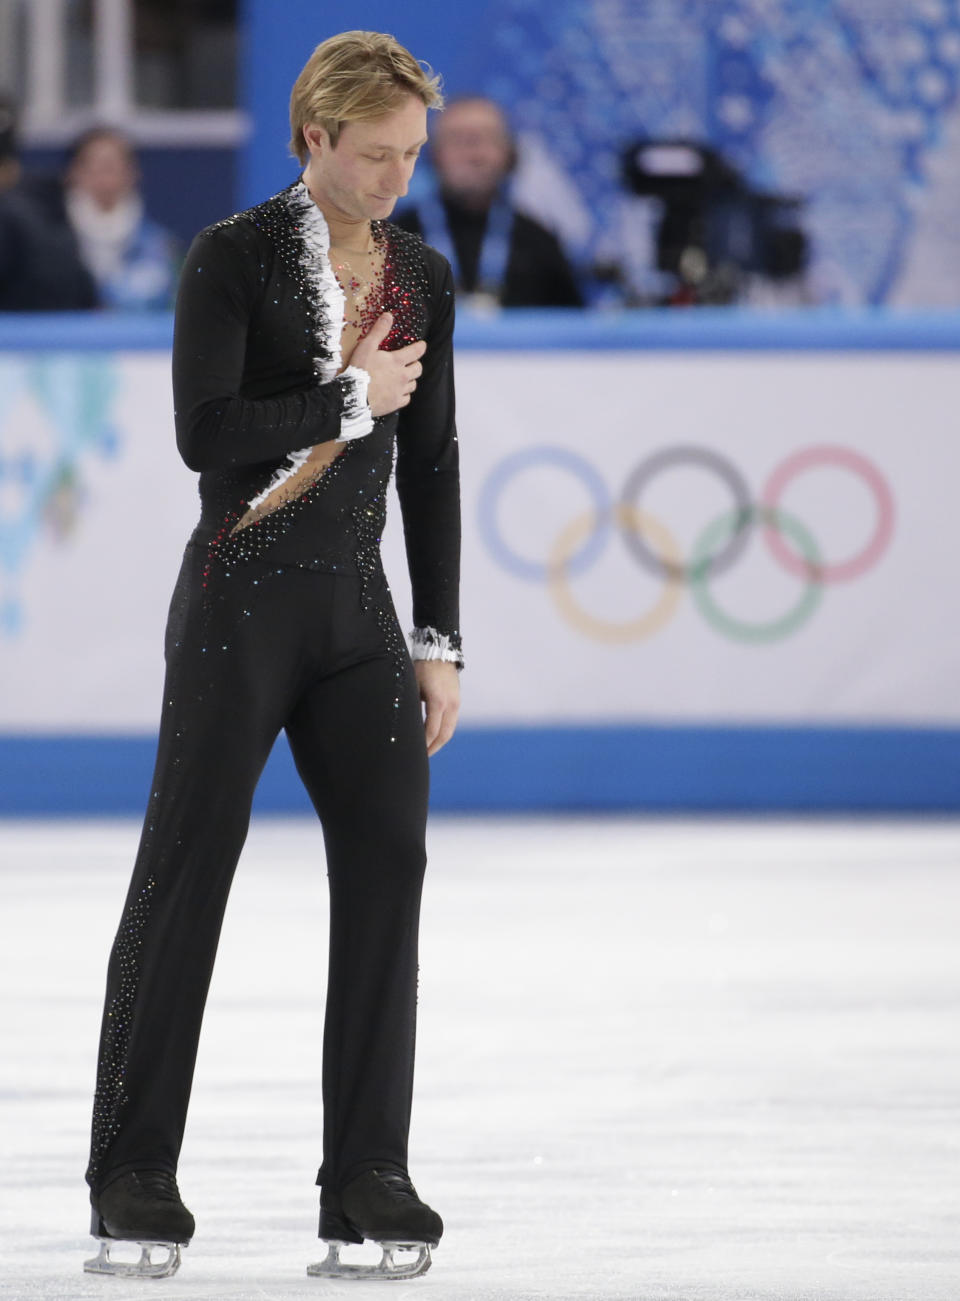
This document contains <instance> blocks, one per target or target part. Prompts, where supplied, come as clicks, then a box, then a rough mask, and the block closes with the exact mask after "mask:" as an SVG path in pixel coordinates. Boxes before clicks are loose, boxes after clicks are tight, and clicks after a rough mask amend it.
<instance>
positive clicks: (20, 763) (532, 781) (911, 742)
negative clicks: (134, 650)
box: [0, 310, 960, 816]
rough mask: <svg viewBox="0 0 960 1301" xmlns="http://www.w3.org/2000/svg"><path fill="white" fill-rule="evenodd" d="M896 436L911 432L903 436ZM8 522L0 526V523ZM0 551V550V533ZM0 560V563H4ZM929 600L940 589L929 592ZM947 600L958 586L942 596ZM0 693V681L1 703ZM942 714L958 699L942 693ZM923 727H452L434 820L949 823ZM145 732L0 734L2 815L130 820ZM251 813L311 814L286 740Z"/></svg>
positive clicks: (950, 783)
mask: <svg viewBox="0 0 960 1301" xmlns="http://www.w3.org/2000/svg"><path fill="white" fill-rule="evenodd" d="M170 338H171V321H170V319H169V318H165V317H163V318H151V319H148V318H131V319H128V320H117V319H110V318H107V317H96V318H80V317H72V318H66V317H39V316H38V317H26V316H25V317H17V318H10V317H7V318H0V357H2V355H3V354H4V353H7V354H9V353H21V354H22V353H32V352H37V353H44V352H46V353H49V352H51V351H55V352H60V353H86V352H90V351H103V352H105V353H107V352H115V351H120V350H122V351H123V352H125V353H129V352H137V351H138V350H142V351H143V352H154V353H157V352H163V351H166V350H167V349H169V346H170ZM458 346H459V348H460V350H461V352H462V353H463V354H464V355H469V354H471V353H474V352H486V351H490V352H497V353H500V354H505V353H511V352H514V351H522V352H526V353H529V351H530V350H531V349H536V350H538V351H544V352H549V351H550V350H551V349H570V348H574V347H575V348H577V349H578V350H581V351H584V350H586V351H594V352H596V353H611V354H612V353H615V352H619V353H622V354H623V353H631V352H635V353H636V354H637V355H640V356H642V355H646V354H649V353H651V352H652V353H656V352H657V351H659V350H664V351H667V352H669V353H670V354H672V355H674V356H676V355H677V354H681V353H685V352H689V353H691V354H696V353H702V352H710V353H720V352H722V353H725V354H736V353H737V352H738V351H743V352H746V353H750V352H763V353H769V352H778V353H783V354H811V353H829V354H832V355H835V356H836V355H844V354H849V353H860V354H869V353H877V352H880V353H885V352H890V353H898V354H909V353H916V354H926V355H956V354H958V353H960V313H956V312H949V313H924V314H914V313H910V314H906V313H900V314H894V313H886V312H882V311H874V310H870V311H863V312H857V313H853V314H841V313H835V312H826V311H814V312H809V313H790V314H785V315H768V314H755V313H747V312H739V311H716V312H714V311H704V312H698V313H696V314H682V313H658V312H650V313H635V314H625V315H622V316H611V317H609V318H607V317H602V316H592V317H584V316H581V315H579V314H576V313H569V314H568V313H550V314H539V313H516V314H511V315H509V316H507V317H504V318H501V319H499V320H497V319H492V320H475V319H469V318H467V317H464V318H463V319H462V321H461V323H460V325H459V327H458ZM905 436H908V437H909V431H905ZM2 523H3V521H2V520H0V525H2ZM0 541H2V538H0ZM2 560H3V556H2V554H0V562H2ZM941 590H942V588H941ZM947 595H948V596H949V599H950V600H951V601H952V602H953V604H954V605H956V595H955V590H954V591H953V592H950V593H948V594H947ZM3 690H4V685H3V683H2V682H0V693H2V692H3ZM952 695H953V698H954V702H955V695H956V693H955V690H954V691H953V692H952ZM956 717H957V710H956V708H953V710H952V717H951V710H947V709H945V711H944V718H945V719H946V720H947V721H948V722H949V725H939V724H938V722H937V720H936V719H935V718H934V719H932V720H931V718H930V717H929V716H928V717H925V718H924V719H923V722H922V725H915V724H914V723H912V722H905V723H904V724H903V725H891V724H890V721H889V719H883V718H879V717H878V718H877V719H876V720H873V721H871V720H869V719H868V720H866V721H864V720H863V719H858V720H857V722H856V724H850V725H847V724H846V723H843V724H841V725H835V724H832V723H831V724H827V725H824V724H823V723H822V721H820V720H818V721H816V722H811V723H810V724H809V725H804V724H797V723H796V722H793V721H792V722H791V723H790V724H789V725H784V724H782V723H781V722H780V721H778V720H777V719H776V718H770V719H769V720H767V719H764V720H763V721H762V722H761V723H759V724H756V723H755V722H751V723H749V724H746V723H743V724H740V723H729V724H726V723H724V724H717V723H716V722H711V721H708V720H704V721H702V722H698V721H696V720H694V721H692V722H691V721H690V720H684V721H683V722H680V721H678V722H676V723H675V724H674V723H670V722H667V723H664V722H662V721H658V722H657V723H656V724H651V725H647V724H645V723H643V722H642V721H640V722H638V721H637V719H636V717H634V718H632V719H631V720H630V723H629V725H623V726H621V725H617V723H616V722H611V721H610V719H609V717H608V718H606V719H604V720H599V719H598V720H594V721H590V720H579V721H577V722H576V723H569V722H565V723H564V724H563V725H555V724H549V725H548V724H546V723H544V724H543V725H523V726H521V725H512V724H511V725H502V724H500V723H496V724H492V725H489V726H488V725H478V724H476V723H471V724H470V725H465V726H463V727H462V728H461V730H460V732H459V734H458V735H457V737H456V738H455V740H454V742H453V743H452V744H451V745H450V746H449V747H448V748H447V749H446V750H445V751H444V752H443V753H441V754H440V755H439V756H437V757H436V758H435V759H434V760H433V763H432V774H433V777H432V780H433V794H432V803H433V807H434V809H436V810H438V811H464V812H561V811H565V810H570V811H596V812H614V811H618V812H623V811H638V812H648V813H685V812H711V813H724V812H730V813H743V812H746V813H775V812H785V813H796V812H838V813H840V812H843V813H865V814H884V813H900V814H918V813H942V814H956V813H957V812H960V726H957V725H954V723H953V719H955V718H956ZM154 748H155V738H154V737H153V736H152V735H149V734H146V733H144V732H141V733H138V734H131V732H130V729H123V730H122V731H117V732H114V733H111V732H109V731H107V732H103V731H101V730H100V729H98V731H97V734H93V732H92V731H88V732H78V731H76V730H71V731H69V732H64V731H62V730H56V729H55V728H51V727H50V726H45V727H43V728H42V729H37V730H36V731H30V730H27V731H24V730H23V729H21V728H17V727H11V726H8V727H6V729H4V728H3V727H0V814H2V815H7V816H11V815H13V816H18V815H19V816H36V815H64V816H75V815H103V814H139V813H140V812H141V811H142V809H143V807H144V804H145V801H146V797H147V793H148V791H149V783H150V774H151V768H152V763H153V757H154ZM255 809H256V810H257V811H258V812H261V813H301V812H307V811H308V804H307V800H306V796H305V795H304V793H303V790H302V788H301V786H300V783H299V781H298V779H297V777H296V774H295V772H294V770H293V765H292V761H291V758H290V755H289V751H288V749H287V746H286V743H285V742H284V741H283V740H281V742H280V743H278V745H277V747H276V749H275V751H274V754H273V756H272V757H271V759H270V761H269V763H268V765H267V768H266V771H265V773H264V775H263V778H262V780H261V783H260V787H259V790H258V793H257V798H256V802H255Z"/></svg>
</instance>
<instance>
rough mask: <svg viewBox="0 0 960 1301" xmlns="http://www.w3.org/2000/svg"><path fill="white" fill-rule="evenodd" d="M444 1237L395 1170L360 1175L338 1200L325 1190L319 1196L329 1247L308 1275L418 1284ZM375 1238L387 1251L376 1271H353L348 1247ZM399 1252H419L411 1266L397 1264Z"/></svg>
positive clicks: (322, 1227) (362, 1268) (435, 1220)
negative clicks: (346, 1259) (344, 1252)
mask: <svg viewBox="0 0 960 1301" xmlns="http://www.w3.org/2000/svg"><path fill="white" fill-rule="evenodd" d="M442 1234H443V1221H442V1220H441V1218H440V1216H439V1215H438V1214H437V1212H436V1211H434V1210H431V1209H430V1207H429V1206H427V1205H426V1204H425V1203H424V1202H422V1201H421V1200H420V1198H419V1197H418V1196H417V1190H416V1188H414V1186H413V1184H412V1183H411V1182H410V1180H409V1179H408V1178H407V1176H406V1175H403V1174H400V1173H399V1171H396V1170H368V1171H367V1172H366V1173H365V1174H362V1175H358V1176H357V1178H356V1179H352V1180H351V1181H350V1183H348V1184H347V1186H346V1187H345V1188H344V1189H343V1191H342V1192H341V1193H340V1195H339V1196H337V1195H336V1194H333V1193H330V1192H328V1191H327V1190H326V1189H323V1190H322V1192H321V1194H320V1237H321V1238H322V1239H323V1240H324V1241H325V1242H326V1243H327V1244H328V1251H327V1257H326V1259H325V1260H324V1261H321V1263H320V1264H318V1265H310V1266H309V1267H308V1269H307V1273H308V1274H310V1275H311V1276H312V1277H318V1278H416V1276H417V1275H418V1274H425V1273H426V1272H427V1270H428V1269H429V1268H430V1265H431V1257H430V1248H431V1247H435V1246H436V1245H437V1243H438V1242H439V1241H440V1238H441V1236H442ZM366 1238H370V1239H372V1240H373V1241H374V1242H376V1243H377V1244H378V1245H379V1246H380V1247H381V1248H382V1251H383V1256H382V1258H381V1260H380V1262H379V1264H377V1265H351V1264H345V1263H343V1262H342V1261H341V1260H340V1251H341V1249H342V1248H343V1247H344V1246H345V1245H346V1244H347V1243H357V1242H363V1241H364V1239H366ZM397 1251H405V1252H416V1256H415V1257H414V1258H413V1259H412V1260H400V1261H398V1260H396V1259H395V1253H396V1252H397Z"/></svg>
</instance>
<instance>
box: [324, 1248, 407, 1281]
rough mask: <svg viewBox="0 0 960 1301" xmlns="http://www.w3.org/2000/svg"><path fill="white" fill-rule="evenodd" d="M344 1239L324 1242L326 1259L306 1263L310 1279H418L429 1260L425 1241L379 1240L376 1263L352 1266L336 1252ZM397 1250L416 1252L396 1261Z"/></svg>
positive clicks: (339, 1250) (338, 1251)
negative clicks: (379, 1250)
mask: <svg viewBox="0 0 960 1301" xmlns="http://www.w3.org/2000/svg"><path fill="white" fill-rule="evenodd" d="M346 1245H347V1244H346V1243H345V1242H334V1241H329V1242H327V1255H326V1259H324V1260H321V1261H320V1262H319V1264H316V1265H308V1266H307V1274H308V1275H309V1276H310V1278H354V1279H387V1280H390V1279H397V1278H418V1277H419V1275H421V1274H425V1273H426V1272H427V1270H428V1269H429V1268H430V1266H431V1265H432V1264H433V1260H432V1258H431V1255H430V1244H429V1243H428V1242H379V1243H378V1244H377V1245H378V1246H379V1247H380V1248H381V1249H382V1251H383V1255H382V1256H381V1258H380V1262H379V1264H377V1265H353V1264H350V1263H348V1262H347V1261H343V1260H341V1259H340V1252H341V1250H342V1249H343V1248H344V1247H345V1246H346ZM398 1251H404V1252H413V1251H415V1252H416V1253H417V1254H416V1256H415V1257H414V1259H413V1260H399V1261H398V1260H397V1259H396V1255H395V1253H396V1252H398Z"/></svg>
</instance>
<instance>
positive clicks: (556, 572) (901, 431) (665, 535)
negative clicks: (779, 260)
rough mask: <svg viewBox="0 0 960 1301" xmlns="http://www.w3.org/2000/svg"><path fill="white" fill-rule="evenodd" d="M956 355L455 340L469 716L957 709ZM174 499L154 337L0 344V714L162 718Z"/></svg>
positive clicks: (866, 719) (192, 493)
mask: <svg viewBox="0 0 960 1301" xmlns="http://www.w3.org/2000/svg"><path fill="white" fill-rule="evenodd" d="M958 370H960V363H958V361H957V359H956V356H955V355H950V354H946V353H944V354H936V353H934V354H925V353H903V354H898V353H889V352H888V353H883V354H877V355H873V354H869V353H867V354H865V353H847V354H844V353H837V354H828V353H809V352H807V353H798V354H781V353H740V352H736V353H715V352H714V353H706V354H704V353H682V354H681V353H675V354H674V353H668V352H652V353H648V354H644V353H643V352H637V351H630V352H623V353H617V354H613V355H611V354H605V353H600V352H583V353H578V352H567V351H564V352H546V353H542V352H541V353H522V354H508V353H500V352H497V353H482V352H465V353H463V354H461V355H460V357H459V359H458V367H457V381H458V403H459V427H460V444H461V457H462V466H463V507H464V543H463V620H462V625H463V633H464V644H465V652H466V657H467V666H468V667H467V672H466V673H465V675H464V680H463V686H464V714H463V718H464V721H465V722H475V723H524V722H530V723H538V722H552V723H553V722H569V723H587V722H645V721H663V722H670V721H677V722H697V721H700V722H715V723H722V722H727V721H730V722H752V723H763V722H765V721H769V722H771V723H783V722H794V723H795V722H801V723H802V722H817V723H832V722H836V723H849V722H856V723H870V722H878V723H883V722H897V723H899V722H903V723H913V724H921V725H925V724H931V725H952V724H956V723H957V722H960V693H958V690H957V686H956V664H957V663H958V657H960V602H958V599H957V595H956V580H955V577H954V569H955V562H954V560H953V552H952V548H951V547H950V545H949V538H950V536H951V532H950V527H949V525H950V520H951V519H953V518H954V517H955V515H956V513H957V507H956V505H955V503H954V497H953V493H954V491H955V489H956V485H957V484H958V483H960V440H958V438H957V431H956V428H955V423H956V422H955V417H954V416H953V415H952V412H953V410H954V409H955V393H956V389H957V380H958ZM196 516H197V498H196V485H195V476H193V475H192V474H190V473H189V472H188V471H187V470H186V469H185V468H184V467H183V466H182V464H181V462H180V461H179V459H178V457H177V453H176V449H175V446H174V440H173V417H172V403H171V397H170V381H169V358H168V356H166V355H165V354H162V353H141V352H138V353H129V354H122V353H121V354H117V353H113V354H103V355H99V354H93V353H91V354H86V355H69V356H68V355H62V354H56V353H49V354H5V355H3V356H0V730H5V731H17V732H24V731H26V732H36V733H43V732H63V731H77V732H84V733H91V732H92V733H100V732H102V733H116V732H124V731H130V732H134V731H143V730H149V729H152V728H153V727H154V726H155V724H156V720H157V717H158V713H159V702H160V693H161V689H162V654H161V648H162V632H163V625H164V620H165V617H166V609H167V603H168V601H169V597H170V592H171V590H172V586H173V582H174V578H175V576H176V572H177V569H178V566H179V563H180V556H181V554H182V550H183V545H184V543H185V541H186V538H187V536H188V535H189V532H190V530H191V528H192V527H193V525H194V523H195V520H196ZM384 545H385V555H386V560H387V567H388V571H389V573H390V575H391V580H392V585H393V588H394V592H395V596H396V598H397V604H398V608H399V609H400V612H401V617H402V618H403V620H404V622H405V626H407V627H409V615H408V613H407V612H408V610H409V601H408V598H407V595H406V590H405V580H404V575H403V565H402V560H401V549H400V541H399V521H398V512H397V508H396V503H395V502H394V503H393V506H392V511H391V520H390V523H389V526H388V531H387V537H386V539H385V544H384Z"/></svg>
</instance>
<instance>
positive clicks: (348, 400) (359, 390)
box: [339, 366, 373, 443]
mask: <svg viewBox="0 0 960 1301" xmlns="http://www.w3.org/2000/svg"><path fill="white" fill-rule="evenodd" d="M339 378H340V380H341V381H342V385H343V412H342V414H341V416H340V439H339V441H340V442H341V443H348V442H349V441H350V439H351V438H364V437H365V436H366V435H367V434H369V432H370V430H371V429H372V428H373V412H372V411H371V410H370V404H369V402H368V401H367V389H368V388H369V387H370V375H369V373H368V372H367V371H365V370H363V369H362V368H361V367H360V366H348V367H347V368H346V370H345V371H343V372H342V373H341V375H340V376H339Z"/></svg>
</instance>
